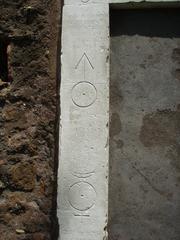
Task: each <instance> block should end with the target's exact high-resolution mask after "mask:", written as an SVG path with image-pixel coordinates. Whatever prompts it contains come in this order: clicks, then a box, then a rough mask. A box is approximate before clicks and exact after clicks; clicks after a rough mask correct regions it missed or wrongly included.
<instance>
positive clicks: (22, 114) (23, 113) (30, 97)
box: [0, 0, 61, 240]
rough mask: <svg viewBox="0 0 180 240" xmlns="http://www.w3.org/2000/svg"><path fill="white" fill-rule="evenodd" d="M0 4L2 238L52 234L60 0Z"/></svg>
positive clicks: (45, 238)
mask: <svg viewBox="0 0 180 240" xmlns="http://www.w3.org/2000/svg"><path fill="white" fill-rule="evenodd" d="M0 6H1V8H0V239H1V240H49V239H53V240H55V239H56V237H57V229H58V227H57V220H56V170H57V162H58V161H57V152H58V151H57V150H58V149H57V146H58V137H57V136H58V116H59V101H58V99H59V96H58V92H59V91H58V90H59V82H60V80H59V77H58V76H59V75H60V74H59V69H58V67H57V66H58V65H59V63H58V61H57V59H58V57H59V56H58V53H60V51H59V50H58V47H59V37H60V25H59V23H60V18H61V16H60V15H61V14H60V13H61V1H58V0H16V1H14V0H0Z"/></svg>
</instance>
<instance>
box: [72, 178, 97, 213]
mask: <svg viewBox="0 0 180 240" xmlns="http://www.w3.org/2000/svg"><path fill="white" fill-rule="evenodd" d="M95 201H96V191H95V189H94V187H93V186H92V185H91V184H90V183H88V182H77V183H75V184H73V185H72V186H71V187H70V189H69V203H70V204H71V206H72V207H73V208H74V209H76V210H79V211H86V210H88V209H90V208H92V207H93V205H94V204H95Z"/></svg>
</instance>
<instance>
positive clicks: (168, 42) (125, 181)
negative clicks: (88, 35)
mask: <svg viewBox="0 0 180 240" xmlns="http://www.w3.org/2000/svg"><path fill="white" fill-rule="evenodd" d="M178 22H180V11H179V10H121V11H118V12H117V11H115V12H113V15H112V17H111V31H112V32H111V83H110V183H109V188H110V189H109V240H179V239H180V188H179V187H180V30H179V26H178Z"/></svg>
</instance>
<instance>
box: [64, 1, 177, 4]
mask: <svg viewBox="0 0 180 240" xmlns="http://www.w3.org/2000/svg"><path fill="white" fill-rule="evenodd" d="M146 2H147V3H148V2H149V3H164V2H167V3H168V2H169V3H172V2H177V3H178V2H180V0H177V1H176V0H145V1H144V0H132V1H131V0H65V4H67V5H86V4H90V3H91V4H92V3H95V4H96V3H99V4H109V3H110V4H113V3H120V4H123V3H129V4H131V3H142V4H143V3H146Z"/></svg>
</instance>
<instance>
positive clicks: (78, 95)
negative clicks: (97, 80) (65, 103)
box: [71, 82, 97, 107]
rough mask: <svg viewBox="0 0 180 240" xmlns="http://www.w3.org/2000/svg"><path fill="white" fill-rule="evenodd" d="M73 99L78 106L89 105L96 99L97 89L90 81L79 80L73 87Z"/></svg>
mask: <svg viewBox="0 0 180 240" xmlns="http://www.w3.org/2000/svg"><path fill="white" fill-rule="evenodd" d="M71 96H72V101H73V102H74V104H75V105H76V106H78V107H89V106H90V105H92V104H93V103H94V102H95V101H96V97H97V91H96V88H95V86H94V85H93V84H92V83H89V82H79V83H78V84H76V85H75V86H74V87H73V89H72V94H71Z"/></svg>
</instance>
